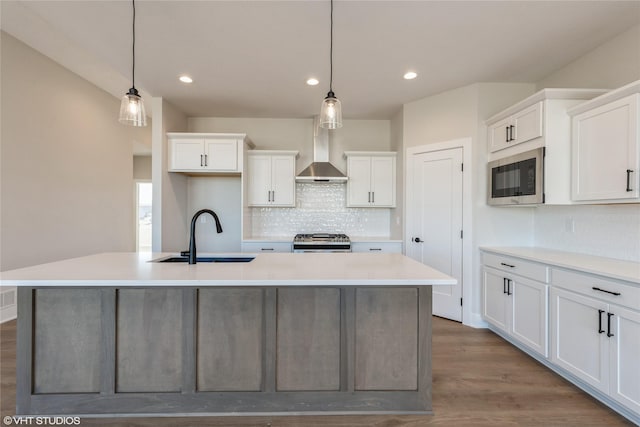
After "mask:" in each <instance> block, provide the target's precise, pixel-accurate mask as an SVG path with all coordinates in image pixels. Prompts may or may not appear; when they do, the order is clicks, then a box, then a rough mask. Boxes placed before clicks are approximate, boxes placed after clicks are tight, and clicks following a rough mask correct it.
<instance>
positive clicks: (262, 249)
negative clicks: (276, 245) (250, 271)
mask: <svg viewBox="0 0 640 427" xmlns="http://www.w3.org/2000/svg"><path fill="white" fill-rule="evenodd" d="M260 250H261V251H272V250H273V248H260Z"/></svg>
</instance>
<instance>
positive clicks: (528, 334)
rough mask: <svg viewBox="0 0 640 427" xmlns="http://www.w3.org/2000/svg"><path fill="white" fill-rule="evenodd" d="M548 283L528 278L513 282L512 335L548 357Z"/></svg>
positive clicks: (511, 288) (511, 289)
mask: <svg viewBox="0 0 640 427" xmlns="http://www.w3.org/2000/svg"><path fill="white" fill-rule="evenodd" d="M547 289H548V285H545V284H542V283H538V282H535V281H533V280H528V279H521V278H520V279H514V280H513V281H512V282H511V287H510V291H511V314H512V322H511V331H510V332H511V335H513V337H514V338H516V339H518V341H520V342H522V343H523V344H525V345H526V346H528V347H530V348H531V349H532V350H534V351H536V352H538V353H540V354H541V355H543V356H545V357H547V355H548V352H547Z"/></svg>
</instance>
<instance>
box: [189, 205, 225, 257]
mask: <svg viewBox="0 0 640 427" xmlns="http://www.w3.org/2000/svg"><path fill="white" fill-rule="evenodd" d="M203 213H208V214H211V216H212V217H213V219H214V220H215V221H216V231H217V232H218V233H222V226H221V225H220V220H219V219H218V215H216V213H215V212H214V211H212V210H211V209H200V210H199V211H198V212H196V214H195V215H194V216H193V218H192V219H191V233H190V235H189V264H195V263H196V220H197V219H198V217H199V216H200V215H202V214H203Z"/></svg>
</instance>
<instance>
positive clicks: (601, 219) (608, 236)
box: [534, 204, 640, 262]
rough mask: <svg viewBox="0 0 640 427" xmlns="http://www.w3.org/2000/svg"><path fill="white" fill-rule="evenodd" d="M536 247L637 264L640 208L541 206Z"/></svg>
mask: <svg viewBox="0 0 640 427" xmlns="http://www.w3.org/2000/svg"><path fill="white" fill-rule="evenodd" d="M534 222H535V236H534V239H535V245H536V246H540V247H545V248H551V249H558V250H564V251H570V252H578V253H585V254H589V255H597V256H604V257H609V258H618V259H624V260H628V261H637V262H640V204H629V205H621V204H620V205H576V206H541V207H538V208H537V209H536V212H535V217H534Z"/></svg>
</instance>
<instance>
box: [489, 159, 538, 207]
mask: <svg viewBox="0 0 640 427" xmlns="http://www.w3.org/2000/svg"><path fill="white" fill-rule="evenodd" d="M488 173H489V193H488V196H487V203H488V204H489V205H534V204H540V203H544V182H543V181H544V178H543V176H544V148H536V149H535V150H531V151H526V152H524V153H520V154H515V155H513V156H509V157H505V158H503V159H498V160H494V161H492V162H489V168H488Z"/></svg>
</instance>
